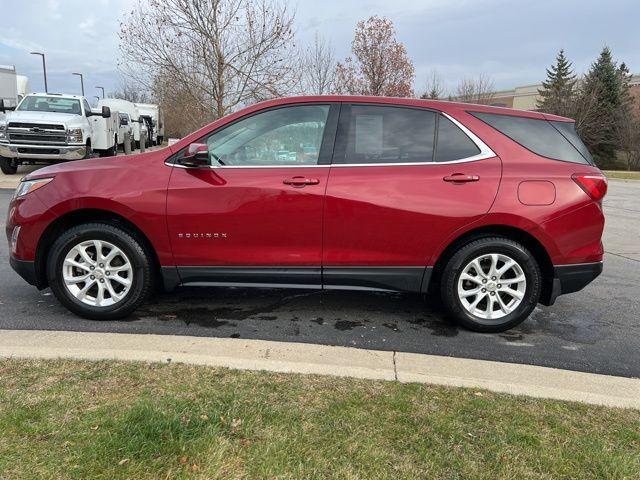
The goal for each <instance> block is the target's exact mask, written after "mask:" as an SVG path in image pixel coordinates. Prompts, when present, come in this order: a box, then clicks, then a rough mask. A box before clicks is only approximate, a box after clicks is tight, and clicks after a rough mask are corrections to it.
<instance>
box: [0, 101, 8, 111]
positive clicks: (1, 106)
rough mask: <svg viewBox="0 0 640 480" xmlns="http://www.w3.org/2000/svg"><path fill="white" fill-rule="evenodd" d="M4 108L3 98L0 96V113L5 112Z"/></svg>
mask: <svg viewBox="0 0 640 480" xmlns="http://www.w3.org/2000/svg"><path fill="white" fill-rule="evenodd" d="M6 112H7V111H6V109H5V108H4V98H0V113H6Z"/></svg>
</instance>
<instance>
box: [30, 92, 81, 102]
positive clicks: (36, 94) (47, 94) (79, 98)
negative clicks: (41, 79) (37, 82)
mask: <svg viewBox="0 0 640 480" xmlns="http://www.w3.org/2000/svg"><path fill="white" fill-rule="evenodd" d="M28 95H29V96H32V97H60V98H75V99H77V100H82V99H83V98H84V97H83V96H82V95H71V94H69V93H54V92H49V93H42V92H39V93H35V92H34V93H29V94H28Z"/></svg>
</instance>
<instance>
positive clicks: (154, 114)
mask: <svg viewBox="0 0 640 480" xmlns="http://www.w3.org/2000/svg"><path fill="white" fill-rule="evenodd" d="M135 106H136V107H137V108H138V110H139V111H140V115H143V116H148V117H151V125H152V130H153V131H152V134H151V139H150V140H151V143H152V144H153V145H160V144H161V143H162V142H163V140H164V113H163V111H162V109H161V108H160V107H159V106H158V105H156V104H153V103H136V104H135Z"/></svg>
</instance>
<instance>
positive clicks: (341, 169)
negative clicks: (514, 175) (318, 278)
mask: <svg viewBox="0 0 640 480" xmlns="http://www.w3.org/2000/svg"><path fill="white" fill-rule="evenodd" d="M335 151H336V153H335V157H334V159H333V164H332V166H331V173H330V175H329V180H328V186H327V194H326V201H325V217H324V218H325V220H324V223H325V229H324V252H323V267H324V271H323V282H324V284H325V287H326V288H341V287H346V286H360V287H369V288H382V289H394V290H408V291H419V290H420V288H421V283H422V279H423V275H424V273H425V267H426V266H427V265H429V261H430V257H431V255H432V253H433V252H434V251H435V250H436V248H437V247H438V246H439V245H440V244H441V243H442V242H443V241H444V240H445V239H446V238H448V236H449V235H451V234H452V233H453V232H455V231H456V230H457V229H458V228H460V227H462V226H464V225H466V224H468V223H470V222H472V221H474V220H476V219H478V218H480V217H481V216H482V215H483V214H485V213H486V212H487V211H488V210H489V208H490V207H491V204H492V202H493V199H494V198H495V195H496V192H497V189H498V185H499V182H500V172H501V164H500V159H499V158H498V157H496V156H495V154H493V152H491V151H490V150H489V149H488V147H486V146H484V145H482V144H481V142H476V140H473V139H471V138H470V137H469V135H467V134H466V133H465V132H464V131H463V129H462V128H460V126H458V125H457V124H456V122H455V121H454V120H452V119H450V118H448V117H447V116H445V115H443V114H441V113H439V112H435V111H431V110H427V109H419V108H407V107H395V106H381V105H362V104H360V105H358V104H354V105H351V106H349V105H344V106H343V107H342V113H341V116H340V126H339V129H338V137H337V139H336V148H335Z"/></svg>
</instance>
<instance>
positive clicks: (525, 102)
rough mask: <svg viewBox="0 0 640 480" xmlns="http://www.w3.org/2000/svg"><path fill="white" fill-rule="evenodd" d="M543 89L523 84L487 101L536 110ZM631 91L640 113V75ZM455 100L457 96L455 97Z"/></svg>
mask: <svg viewBox="0 0 640 480" xmlns="http://www.w3.org/2000/svg"><path fill="white" fill-rule="evenodd" d="M540 89H542V84H541V83H536V84H533V85H523V86H521V87H516V88H513V89H511V90H499V91H497V92H494V93H493V96H492V98H490V99H489V100H488V101H486V102H484V101H483V102H481V103H487V104H489V105H493V106H496V107H508V108H517V109H519V110H536V108H537V103H538V99H539V98H540V94H539V93H538V90H540ZM630 93H631V97H632V98H633V104H634V109H635V111H636V112H637V113H638V114H640V75H633V76H632V77H631V82H630ZM454 100H455V98H454Z"/></svg>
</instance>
